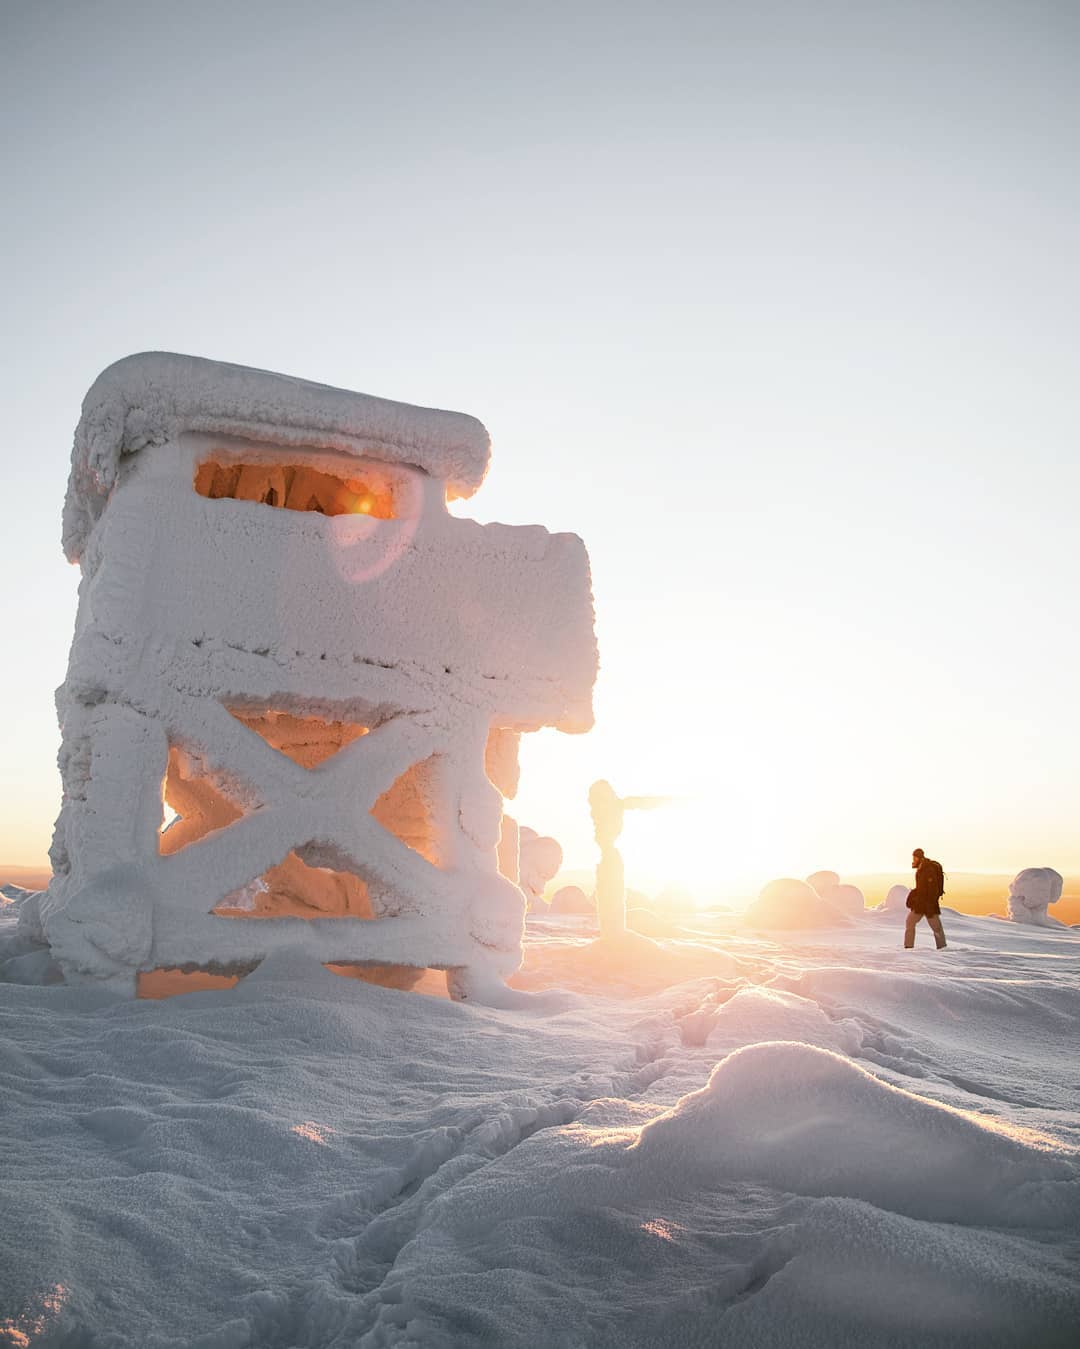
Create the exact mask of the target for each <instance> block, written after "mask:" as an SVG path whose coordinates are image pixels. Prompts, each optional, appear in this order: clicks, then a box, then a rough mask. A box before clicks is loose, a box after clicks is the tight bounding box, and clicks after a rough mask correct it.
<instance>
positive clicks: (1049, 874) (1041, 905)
mask: <svg viewBox="0 0 1080 1349" xmlns="http://www.w3.org/2000/svg"><path fill="white" fill-rule="evenodd" d="M1064 884H1065V881H1064V879H1063V877H1062V876H1061V873H1060V872H1057V871H1055V870H1054V868H1053V867H1025V868H1024V870H1023V871H1021V872H1019V873H1018V874H1017V875H1016V876H1014V877H1013V879H1012V881H1011V882H1010V883H1009V917H1010V918H1011V919H1012V920H1013V922H1014V923H1034V924H1036V925H1038V926H1041V927H1059V926H1060V927H1064V924H1063V923H1060V922H1059V920H1058V919H1057V918H1054V917H1052V916H1051V914H1050V912H1049V909H1050V905H1051V904H1056V903H1057V902H1058V900H1059V899H1060V898H1061V891H1062V888H1063V887H1064Z"/></svg>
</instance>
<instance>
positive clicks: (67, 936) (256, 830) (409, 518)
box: [41, 353, 597, 997]
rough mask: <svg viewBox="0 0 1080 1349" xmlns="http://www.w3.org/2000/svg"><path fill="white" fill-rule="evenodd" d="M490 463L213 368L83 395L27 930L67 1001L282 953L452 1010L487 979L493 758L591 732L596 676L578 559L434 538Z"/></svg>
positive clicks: (505, 890)
mask: <svg viewBox="0 0 1080 1349" xmlns="http://www.w3.org/2000/svg"><path fill="white" fill-rule="evenodd" d="M488 457H489V444H488V436H487V433H486V431H485V430H484V428H483V426H482V425H481V424H480V423H479V422H478V421H475V420H474V419H473V418H471V417H467V416H464V415H463V414H460V413H455V412H442V411H436V410H433V409H429V408H419V407H411V406H408V405H406V404H402V403H393V402H389V401H387V400H384V399H379V398H372V397H369V396H367V395H364V394H357V393H350V392H346V391H344V390H340V389H333V388H329V387H326V386H323V385H317V384H311V383H307V382H305V381H302V380H296V379H290V378H287V377H285V376H283V375H275V374H270V373H267V372H265V371H259V370H249V369H245V368H243V367H241V366H233V365H224V364H220V363H218V362H214V361H207V360H201V359H198V358H195V357H190V356H177V355H171V354H166V353H148V354H144V355H139V356H131V357H128V358H127V359H126V360H122V361H120V362H118V363H117V364H116V365H113V366H111V367H110V368H109V369H108V370H106V371H105V372H104V373H103V374H102V375H101V376H100V377H99V378H98V380H97V381H96V382H95V384H94V385H93V387H92V388H91V390H90V392H89V393H88V395H87V397H86V400H85V402H84V405H83V416H82V420H81V421H80V423H79V427H78V430H77V431H76V435H75V446H74V451H73V455H72V471H71V481H70V484H69V488H68V497H67V502H66V505H65V512H64V547H65V550H66V552H67V555H68V557H69V558H70V559H71V560H72V561H77V562H79V563H80V564H81V566H82V570H83V579H82V585H81V588H80V594H79V612H78V618H77V620H76V627H75V636H74V641H73V643H72V649H71V658H70V664H69V668H68V675H67V679H66V682H65V683H64V685H63V686H62V688H61V689H60V690H59V693H58V697H57V704H58V709H59V715H60V721H61V726H62V729H63V743H62V748H61V752H60V767H61V773H62V777H63V783H64V803H63V807H62V809H61V813H60V817H59V819H58V821H57V825H56V832H55V837H54V840H53V848H52V861H53V869H54V879H53V882H52V885H51V886H50V889H49V891H48V894H47V896H45V897H44V898H43V901H42V906H41V915H42V920H43V925H44V929H45V935H46V937H47V939H48V941H49V944H50V946H51V947H52V950H53V954H54V956H55V957H56V958H57V960H58V961H59V962H60V964H61V966H62V967H63V968H64V970H65V973H66V974H67V976H68V978H76V979H78V978H87V979H103V980H108V981H110V982H111V983H112V984H114V985H115V986H117V987H122V988H134V987H135V984H136V977H137V975H138V974H139V973H140V972H142V971H149V970H155V969H186V970H193V969H201V970H206V971H210V972H219V973H242V972H243V971H244V970H246V969H250V968H252V967H253V966H254V965H255V964H257V963H258V961H259V960H261V959H262V958H263V957H264V956H265V955H266V954H267V953H268V952H269V951H270V950H271V949H273V948H274V947H276V946H280V945H282V944H293V945H295V944H300V945H301V946H303V947H304V948H306V949H307V950H309V951H310V952H312V953H313V954H315V955H316V956H317V957H318V959H319V960H321V961H324V962H326V963H328V964H334V965H338V966H357V967H363V968H364V970H365V972H367V973H368V974H370V975H371V977H374V978H376V979H384V980H386V979H389V980H391V981H394V982H398V983H402V984H408V983H409V982H410V981H411V980H413V979H414V978H416V977H419V973H420V972H421V971H422V970H423V969H425V968H428V967H434V968H438V969H445V970H446V971H447V978H448V985H449V987H450V991H451V993H452V994H453V995H454V996H458V997H464V996H470V995H473V996H475V995H477V994H482V991H483V989H484V987H485V986H487V985H490V984H492V983H494V982H495V981H496V980H498V979H500V978H504V977H505V976H506V975H507V974H508V973H510V972H512V971H513V969H515V968H516V966H517V964H518V961H519V959H520V940H521V931H522V921H523V912H524V907H525V903H524V897H523V895H522V893H521V891H520V890H519V889H518V888H517V886H516V885H514V884H513V879H516V874H515V871H514V868H515V865H516V863H515V860H514V846H513V840H514V837H515V827H514V826H513V824H512V822H510V821H509V819H507V822H506V824H505V827H504V824H503V811H502V804H503V796H502V792H505V793H507V794H511V793H512V791H513V789H514V785H515V783H516V755H517V738H518V735H519V734H520V732H522V731H530V730H536V729H539V728H540V727H542V726H554V727H558V728H559V729H561V730H564V731H584V730H587V729H588V728H589V726H590V725H591V724H592V709H591V696H592V685H593V681H594V678H595V673H596V659H597V657H596V643H595V637H594V634H593V610H592V599H591V594H590V583H589V565H588V557H587V555H586V552H585V548H584V545H583V544H582V542H581V540H580V539H578V538H577V537H576V536H575V535H570V534H549V533H548V532H547V531H546V530H544V529H542V528H540V527H539V526H529V527H512V526H506V525H497V524H492V525H480V524H477V523H476V522H474V521H471V520H466V519H459V518H456V517H453V516H451V515H449V514H448V512H447V509H446V502H447V500H448V499H451V498H453V497H464V496H470V495H471V494H472V493H473V492H475V491H476V489H477V488H478V487H479V486H480V483H481V482H482V480H483V477H484V474H485V472H486V469H487V463H488ZM485 764H486V769H485ZM496 784H497V785H496ZM499 787H501V788H502V792H500V790H498V788H499ZM500 838H501V844H500ZM500 859H501V866H502V872H504V873H508V875H504V874H501V873H500V870H499V866H500ZM508 876H509V877H510V878H512V879H510V878H508Z"/></svg>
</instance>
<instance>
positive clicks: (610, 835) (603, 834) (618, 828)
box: [589, 778, 671, 940]
mask: <svg viewBox="0 0 1080 1349" xmlns="http://www.w3.org/2000/svg"><path fill="white" fill-rule="evenodd" d="M670 801H671V798H670V797H667V796H625V797H621V796H617V795H616V794H615V788H614V787H612V785H611V783H610V782H605V781H604V779H603V778H601V779H600V781H599V782H594V783H593V785H592V786H591V787H590V788H589V810H590V811H591V813H592V820H593V833H594V835H595V837H596V846H597V847H598V848H599V849H600V861H599V862H597V864H596V916H597V921H598V924H599V927H600V936H601V939H607V940H618V939H619V938H620V937H623V936H625V935H626V878H625V875H624V871H623V860H622V854H621V853H620V852H619V850H618V848H616V846H615V843H616V840H617V839H618V837H619V835H620V834H621V833H622V828H623V818H624V816H625V814H626V812H627V811H628V810H655V809H656V808H657V807H658V806H666V805H668V804H669V803H670Z"/></svg>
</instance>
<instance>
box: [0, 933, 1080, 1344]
mask: <svg viewBox="0 0 1080 1349" xmlns="http://www.w3.org/2000/svg"><path fill="white" fill-rule="evenodd" d="M11 908H14V906H11ZM10 921H11V914H10V913H8V914H7V915H5V916H3V917H0V923H4V922H7V924H8V925H10ZM582 923H583V920H580V919H573V918H568V919H565V920H563V921H561V922H559V921H555V920H530V933H529V947H528V953H527V962H526V966H525V968H524V970H523V972H522V974H521V975H520V976H519V977H518V980H517V983H518V985H519V989H520V990H521V991H520V992H519V993H517V994H515V995H514V996H513V997H512V998H509V999H508V1001H509V1002H511V1003H512V1004H514V1005H510V1006H508V1007H506V1008H503V1009H499V1010H493V1009H490V1008H485V1007H479V1006H473V1005H468V1004H457V1003H451V1002H449V1001H447V1000H445V999H444V998H439V997H433V996H424V995H422V994H417V993H401V992H397V991H394V990H391V989H385V988H379V987H373V986H369V985H366V984H362V983H359V982H357V981H355V980H352V979H345V978H340V977H338V976H337V975H334V974H331V973H329V972H327V971H325V970H324V969H323V968H322V967H321V966H319V965H318V964H315V963H314V962H312V961H311V960H310V958H308V957H304V956H299V955H293V954H290V953H289V952H284V953H279V954H276V955H274V956H273V957H271V958H270V959H268V960H267V961H266V962H265V964H264V965H263V966H262V967H261V968H260V969H259V970H257V971H256V972H255V973H254V974H252V975H251V976H249V977H248V978H247V979H246V980H245V981H244V982H243V983H242V984H240V985H239V986H238V987H237V988H236V989H235V990H229V991H219V992H205V993H195V994H190V995H187V996H184V997H180V998H173V999H169V1000H165V1001H159V1002H151V1001H140V1002H133V1001H123V1000H119V999H117V998H115V997H113V996H110V995H106V994H103V993H100V992H92V991H87V990H85V989H75V988H69V987H65V986H63V985H52V986H44V987H42V986H32V985H27V984H17V983H11V982H3V983H0V1013H2V1017H3V1029H2V1033H0V1074H2V1076H0V1111H2V1118H3V1124H2V1131H3V1141H2V1148H3V1152H2V1156H3V1166H2V1175H3V1180H2V1182H0V1190H2V1193H0V1209H2V1215H3V1216H2V1219H0V1345H16V1346H22V1345H35V1346H46V1345H48V1346H61V1345H62V1346H79V1349H120V1347H121V1346H124V1347H125V1349H126V1346H138V1349H165V1347H166V1346H169V1349H176V1347H178V1346H181V1345H182V1346H185V1347H187V1346H191V1347H192V1349H195V1347H196V1346H197V1349H248V1347H249V1346H250V1347H251V1349H256V1347H258V1349H264V1347H265V1349H301V1347H303V1349H309V1347H314V1346H319V1347H320V1349H330V1346H335V1347H343V1346H383V1345H388V1346H389V1345H393V1346H406V1345H407V1346H425V1347H427V1346H459V1345H460V1346H472V1345H488V1346H499V1347H500V1349H501V1347H502V1346H507V1347H510V1346H530V1347H532V1346H538V1347H542V1349H546V1347H547V1346H566V1349H571V1347H573V1349H577V1347H579V1346H580V1347H582V1349H584V1347H586V1346H588V1347H590V1349H591V1346H605V1347H607V1346H610V1347H611V1349H615V1347H616V1346H620V1347H621V1346H627V1347H630V1349H632V1347H634V1346H642V1347H644V1346H664V1345H671V1346H695V1345H703V1346H704V1345H708V1346H712V1345H738V1346H740V1347H742V1349H745V1347H746V1346H770V1347H771V1346H776V1347H777V1349H779V1346H817V1345H820V1346H829V1349H836V1347H837V1346H844V1345H852V1346H854V1345H858V1346H883V1345H896V1346H901V1345H904V1346H907V1345H912V1344H918V1345H919V1346H920V1349H931V1347H932V1346H959V1345H971V1346H976V1345H977V1346H979V1349H989V1347H991V1346H1006V1345H1008V1346H1039V1347H1040V1349H1047V1347H1049V1346H1056V1345H1060V1346H1066V1345H1068V1346H1072V1345H1075V1344H1076V1343H1077V1339H1078V1334H1080V1071H1078V1064H1080V932H1077V931H1072V930H1068V929H1059V930H1044V929H1038V928H1030V927H1027V928H1025V927H1020V926H1018V925H1016V924H1013V923H1008V922H1000V921H994V920H992V919H988V918H974V917H967V918H965V917H961V916H959V915H953V914H950V913H949V911H948V910H946V911H945V926H946V930H947V933H948V936H949V940H950V946H949V949H948V950H947V951H944V952H941V953H938V952H936V951H935V950H933V949H932V942H931V938H930V934H929V933H928V932H926V931H925V930H920V932H919V937H918V941H919V946H918V947H917V948H916V950H915V951H914V952H905V951H903V950H901V949H899V945H900V933H901V928H902V923H903V915H902V914H901V915H897V914H889V913H884V912H882V913H868V914H867V915H865V916H864V917H861V918H856V919H854V920H853V921H852V922H851V923H850V924H849V925H847V926H844V927H839V928H836V929H827V930H822V929H819V928H815V929H812V930H804V931H802V932H788V933H783V932H778V931H770V932H768V933H756V934H755V933H754V932H751V931H750V930H749V929H747V928H744V927H740V926H739V925H738V924H737V923H734V922H733V921H732V920H731V919H730V918H724V917H722V916H720V915H715V916H713V917H711V918H706V917H702V918H700V919H697V920H693V921H692V923H691V924H690V925H691V926H692V928H693V931H692V932H687V931H685V930H684V931H683V932H682V933H680V934H677V935H675V936H673V937H671V938H669V939H668V940H665V941H662V942H660V944H659V947H653V948H649V947H645V946H641V947H639V948H637V951H638V953H637V954H636V955H635V956H634V957H632V958H630V959H628V960H627V961H624V962H621V964H620V963H619V962H616V964H615V967H612V965H611V963H610V962H604V961H601V960H598V959H597V955H596V952H595V950H593V949H592V948H590V947H589V946H587V945H586V944H585V941H584V938H583V937H582V935H581V933H582ZM0 941H2V939H0ZM2 955H3V952H2V950H0V959H2Z"/></svg>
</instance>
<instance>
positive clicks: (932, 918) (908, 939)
mask: <svg viewBox="0 0 1080 1349" xmlns="http://www.w3.org/2000/svg"><path fill="white" fill-rule="evenodd" d="M920 918H925V919H926V921H927V922H928V923H929V924H930V930H931V932H933V934H934V940H935V941H936V942H937V949H938V950H939V951H940V950H941V948H942V947H943V946H944V945H945V929H944V928H943V927H942V926H941V915H940V914H939V913H916V912H915V910H914V909H908V916H907V924H906V925H905V927H904V945H905V946H906V947H907V948H908V950H910V949H911V948H912V947H913V946H914V945H915V928H916V925H917V924H918V921H919V919H920Z"/></svg>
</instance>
